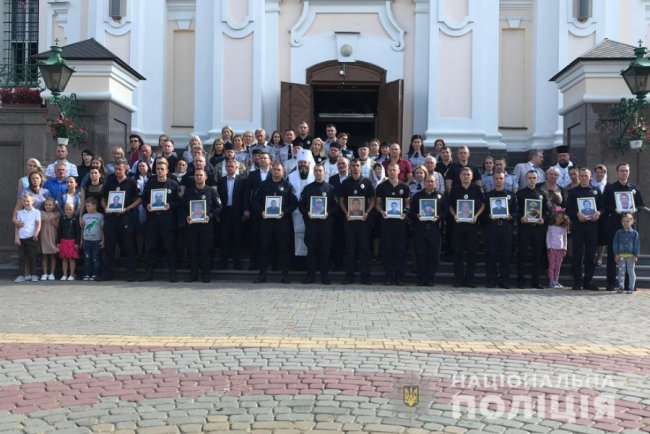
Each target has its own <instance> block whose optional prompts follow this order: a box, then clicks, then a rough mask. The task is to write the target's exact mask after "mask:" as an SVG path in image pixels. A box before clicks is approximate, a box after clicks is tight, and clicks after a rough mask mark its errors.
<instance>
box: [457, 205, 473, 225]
mask: <svg viewBox="0 0 650 434" xmlns="http://www.w3.org/2000/svg"><path fill="white" fill-rule="evenodd" d="M456 220H457V221H459V222H472V221H473V220H474V200H473V199H459V200H457V201H456Z"/></svg>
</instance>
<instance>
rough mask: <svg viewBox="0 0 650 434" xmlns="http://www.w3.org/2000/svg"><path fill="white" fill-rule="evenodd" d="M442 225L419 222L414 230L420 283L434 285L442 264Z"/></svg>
mask: <svg viewBox="0 0 650 434" xmlns="http://www.w3.org/2000/svg"><path fill="white" fill-rule="evenodd" d="M440 239H441V234H440V225H439V223H434V222H417V223H416V224H415V227H414V228H413V241H414V242H415V261H416V266H417V273H418V283H427V284H433V283H434V281H435V278H436V271H438V263H439V262H440Z"/></svg>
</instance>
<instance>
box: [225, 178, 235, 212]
mask: <svg viewBox="0 0 650 434" xmlns="http://www.w3.org/2000/svg"><path fill="white" fill-rule="evenodd" d="M226 188H227V190H228V200H227V201H226V206H232V191H233V189H234V188H235V177H234V176H233V177H232V178H231V177H230V176H227V175H226Z"/></svg>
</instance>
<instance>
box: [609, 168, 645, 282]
mask: <svg viewBox="0 0 650 434" xmlns="http://www.w3.org/2000/svg"><path fill="white" fill-rule="evenodd" d="M616 177H617V180H616V182H613V183H611V184H609V185H607V186H606V187H605V192H604V193H603V201H604V204H605V213H606V214H607V215H606V219H607V230H608V241H609V242H608V243H607V290H608V291H613V290H614V289H615V288H616V262H615V261H614V256H615V255H614V250H613V249H612V244H613V242H614V235H615V234H616V231H618V230H619V229H621V228H622V227H623V226H622V225H621V214H623V211H622V210H617V207H616V194H615V193H617V192H628V193H630V194H631V195H632V197H633V199H634V210H633V211H632V215H633V216H634V217H635V220H636V212H637V211H638V210H639V209H641V208H644V207H645V204H644V203H643V197H641V190H640V189H639V186H638V185H635V184H630V182H629V179H630V165H629V164H628V163H620V164H618V165H617V166H616ZM624 212H630V211H629V210H628V211H624ZM626 281H627V280H626ZM621 289H625V288H621ZM629 289H634V288H629Z"/></svg>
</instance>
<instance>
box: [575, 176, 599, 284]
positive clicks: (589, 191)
mask: <svg viewBox="0 0 650 434" xmlns="http://www.w3.org/2000/svg"><path fill="white" fill-rule="evenodd" d="M578 181H580V184H579V185H578V186H577V187H574V188H572V189H571V190H569V194H568V197H567V202H566V213H567V215H568V216H569V217H570V218H571V223H572V227H571V238H572V240H573V257H572V259H571V269H572V270H573V288H572V289H574V290H579V289H583V288H584V289H589V290H591V291H598V289H599V288H598V286H597V285H596V284H595V283H593V282H592V279H593V277H594V271H595V268H596V264H595V263H594V256H595V255H596V245H597V244H598V219H599V218H600V214H601V212H602V211H604V202H603V197H602V195H601V194H600V191H599V190H598V189H597V188H595V187H592V186H591V185H590V181H591V170H589V169H587V168H584V167H583V168H580V170H579V171H578ZM591 198H593V200H594V202H595V203H596V207H595V210H592V211H593V212H591V213H589V215H586V214H583V213H582V212H581V211H584V209H583V208H582V204H583V202H584V199H591ZM583 260H584V270H585V273H584V277H583V275H582V267H583V266H582V263H583Z"/></svg>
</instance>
